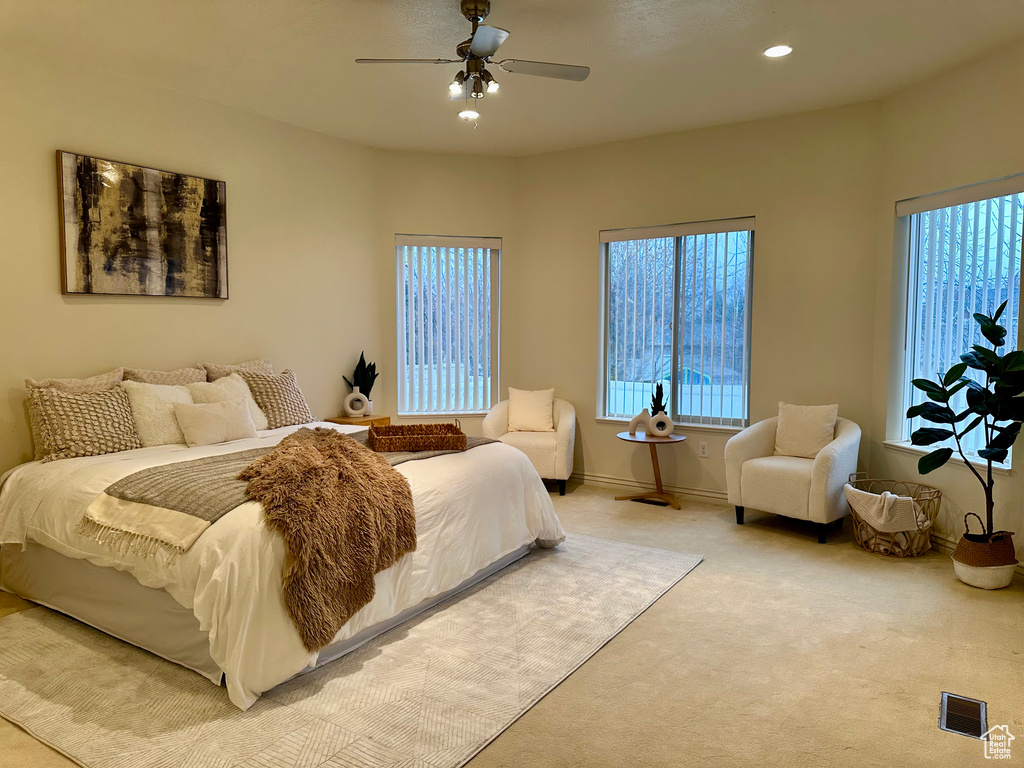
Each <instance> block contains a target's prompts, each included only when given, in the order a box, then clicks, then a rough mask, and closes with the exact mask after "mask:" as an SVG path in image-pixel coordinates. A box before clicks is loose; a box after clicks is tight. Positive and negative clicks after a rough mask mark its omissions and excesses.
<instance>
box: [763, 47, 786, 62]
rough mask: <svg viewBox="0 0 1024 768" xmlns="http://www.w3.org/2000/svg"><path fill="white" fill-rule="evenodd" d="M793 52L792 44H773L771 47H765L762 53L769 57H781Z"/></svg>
mask: <svg viewBox="0 0 1024 768" xmlns="http://www.w3.org/2000/svg"><path fill="white" fill-rule="evenodd" d="M792 52H793V46H791V45H773V46H772V47H771V48H765V49H764V50H763V51H761V54H762V55H764V56H767V57H768V58H769V59H781V58H782V57H783V56H789V54H791V53H792Z"/></svg>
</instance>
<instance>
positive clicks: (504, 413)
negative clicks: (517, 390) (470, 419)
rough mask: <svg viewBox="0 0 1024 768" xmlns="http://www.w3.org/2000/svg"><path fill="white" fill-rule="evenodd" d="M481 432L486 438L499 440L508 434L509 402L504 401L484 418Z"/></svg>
mask: <svg viewBox="0 0 1024 768" xmlns="http://www.w3.org/2000/svg"><path fill="white" fill-rule="evenodd" d="M480 431H481V432H482V433H483V436H484V437H489V438H491V439H492V440H497V439H498V438H499V437H501V436H502V435H504V434H505V433H506V432H508V400H502V401H501V402H500V403H498V404H497V405H495V406H494V407H493V408H491V410H489V411H488V412H487V415H486V416H484V420H483V423H481V425H480Z"/></svg>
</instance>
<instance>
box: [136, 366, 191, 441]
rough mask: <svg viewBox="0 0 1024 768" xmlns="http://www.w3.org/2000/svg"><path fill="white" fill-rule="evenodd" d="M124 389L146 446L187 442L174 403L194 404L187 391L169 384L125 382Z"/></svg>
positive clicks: (140, 437) (141, 438) (140, 436)
mask: <svg viewBox="0 0 1024 768" xmlns="http://www.w3.org/2000/svg"><path fill="white" fill-rule="evenodd" d="M121 388H122V389H123V390H124V391H125V392H127V393H128V401H129V402H130V403H131V409H132V418H133V419H134V420H135V428H136V429H137V430H138V431H139V440H141V441H142V444H143V445H144V446H145V447H147V448H149V447H150V446H154V445H180V444H182V443H184V442H185V436H184V435H183V434H182V433H181V428H180V427H179V426H178V420H177V419H176V418H175V417H174V404H175V403H191V402H192V396H191V395H190V394H189V392H188V388H186V387H175V386H172V385H170V384H143V383H141V382H138V381H122V382H121Z"/></svg>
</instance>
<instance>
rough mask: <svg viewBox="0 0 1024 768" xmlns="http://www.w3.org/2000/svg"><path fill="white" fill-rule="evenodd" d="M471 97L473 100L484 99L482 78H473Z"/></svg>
mask: <svg viewBox="0 0 1024 768" xmlns="http://www.w3.org/2000/svg"><path fill="white" fill-rule="evenodd" d="M471 95H472V97H473V98H474V99H482V98H483V97H484V81H483V78H480V77H474V78H473V92H472V94H471Z"/></svg>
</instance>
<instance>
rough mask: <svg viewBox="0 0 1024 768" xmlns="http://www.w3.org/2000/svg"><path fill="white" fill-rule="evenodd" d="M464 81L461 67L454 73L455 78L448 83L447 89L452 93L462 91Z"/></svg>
mask: <svg viewBox="0 0 1024 768" xmlns="http://www.w3.org/2000/svg"><path fill="white" fill-rule="evenodd" d="M464 82H466V73H465V72H463V71H462V70H461V69H460V70H459V73H458V74H457V75H455V79H454V80H452V81H451V83H450V84H449V85H448V90H449V91H451V92H452V93H462V84H463V83H464Z"/></svg>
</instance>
